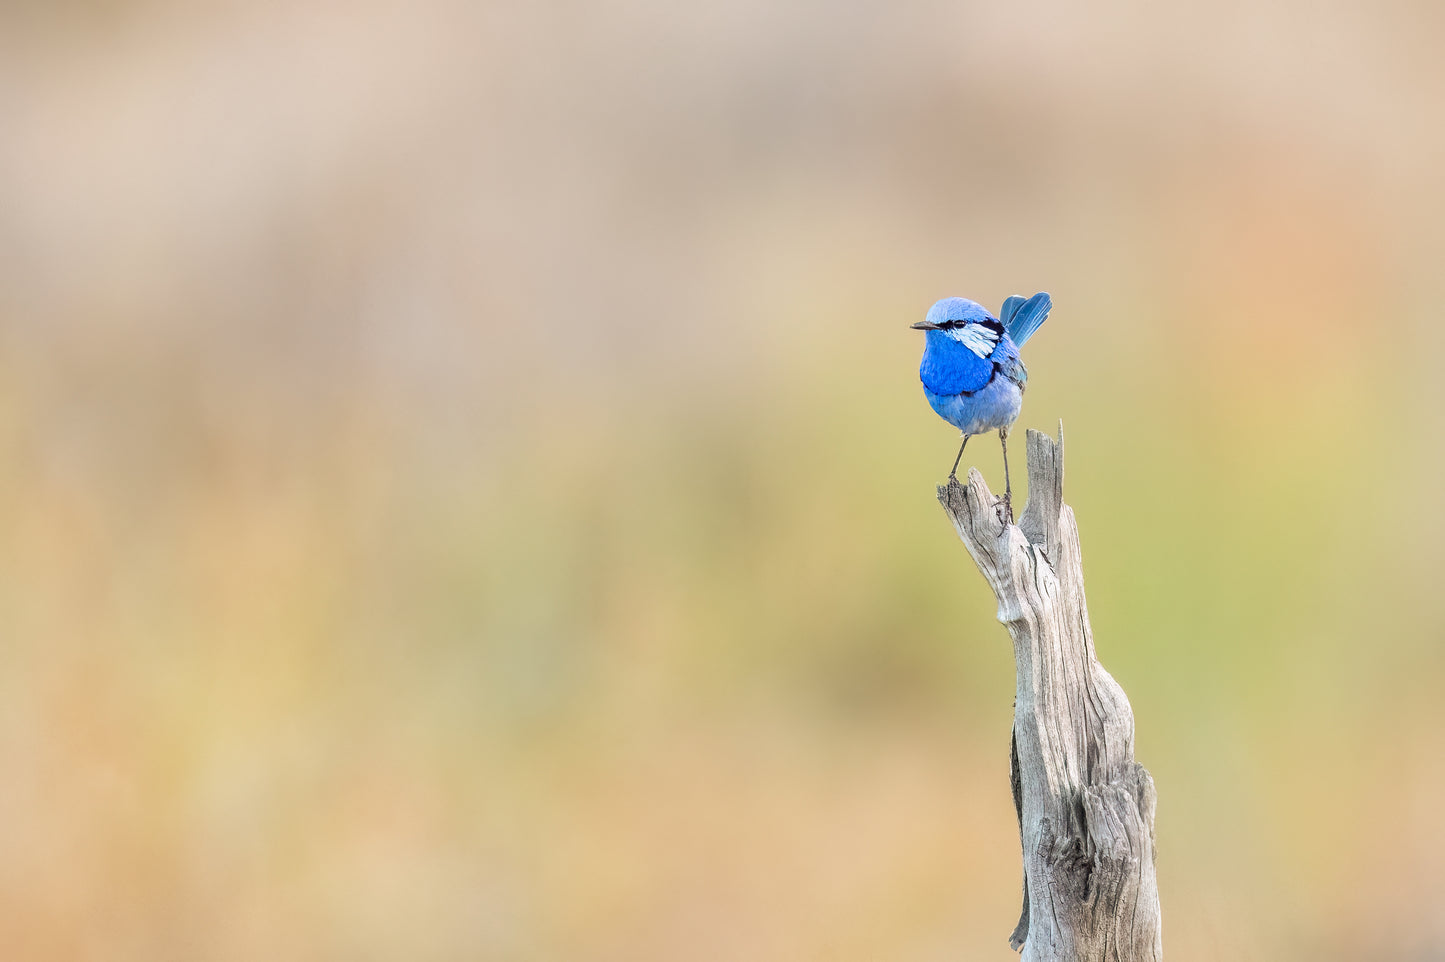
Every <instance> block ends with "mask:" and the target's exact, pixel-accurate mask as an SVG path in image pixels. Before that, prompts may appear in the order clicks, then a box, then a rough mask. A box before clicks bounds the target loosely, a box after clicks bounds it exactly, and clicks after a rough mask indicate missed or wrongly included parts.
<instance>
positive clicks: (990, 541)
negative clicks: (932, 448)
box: [938, 424, 1163, 962]
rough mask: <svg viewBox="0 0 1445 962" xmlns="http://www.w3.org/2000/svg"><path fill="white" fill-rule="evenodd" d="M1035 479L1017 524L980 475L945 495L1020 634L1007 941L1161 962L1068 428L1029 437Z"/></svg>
mask: <svg viewBox="0 0 1445 962" xmlns="http://www.w3.org/2000/svg"><path fill="white" fill-rule="evenodd" d="M1028 472H1029V501H1028V506H1027V507H1026V508H1025V509H1024V512H1023V516H1022V518H1021V519H1020V521H1019V523H1018V524H1016V525H1015V524H1005V523H1004V520H1003V517H1002V514H1003V509H1002V507H1001V505H1000V504H999V499H998V498H995V497H994V495H993V494H992V493H991V492H990V491H989V489H988V486H987V485H985V484H984V482H983V476H982V475H980V474H979V472H978V470H977V469H976V468H975V469H973V470H971V471H969V473H968V484H967V485H962V484H960V483H959V482H958V481H957V480H951V481H950V482H949V483H948V484H947V485H946V486H940V487H939V489H938V500H939V502H940V503H941V504H942V505H943V508H944V510H945V511H947V512H948V516H949V517H950V518H951V519H952V521H953V525H954V527H955V528H957V529H958V536H959V537H960V538H962V539H963V543H964V545H965V546H966V547H967V548H968V553H969V554H970V555H972V556H973V560H974V562H975V563H976V564H977V565H978V569H979V571H981V572H983V576H984V578H985V580H987V581H988V585H989V587H990V588H992V589H993V592H994V594H995V595H996V596H998V620H999V621H1001V622H1003V623H1004V625H1005V626H1006V627H1007V628H1008V631H1009V634H1010V635H1012V636H1013V644H1014V663H1015V665H1016V667H1017V672H1018V674H1017V678H1018V684H1017V692H1016V696H1015V701H1014V726H1013V752H1012V759H1011V767H1012V781H1013V797H1014V806H1015V808H1017V810H1018V816H1019V834H1020V836H1021V838H1022V841H1023V862H1024V907H1023V914H1022V915H1021V916H1020V918H1019V923H1018V927H1017V928H1016V929H1015V930H1014V933H1013V937H1012V938H1011V939H1010V943H1009V944H1010V945H1012V946H1013V948H1015V949H1018V948H1020V947H1022V949H1023V959H1024V962H1146V960H1148V962H1155V960H1159V959H1161V958H1162V957H1163V947H1162V941H1161V937H1160V923H1159V891H1158V886H1157V883H1156V879H1155V874H1154V803H1155V795H1154V780H1153V779H1152V778H1151V777H1150V776H1149V773H1148V772H1147V771H1145V770H1144V767H1143V766H1142V765H1139V764H1138V763H1137V762H1135V761H1134V713H1133V711H1132V710H1131V709H1130V707H1129V699H1128V698H1127V697H1126V696H1125V695H1124V689H1122V688H1120V687H1119V683H1118V682H1116V681H1114V679H1113V678H1112V677H1110V675H1109V673H1108V672H1107V671H1105V670H1104V668H1103V666H1101V665H1100V664H1099V661H1098V658H1097V657H1096V656H1095V654H1094V635H1093V632H1092V631H1091V630H1090V628H1089V612H1088V608H1087V607H1086V605H1085V602H1084V572H1083V566H1082V561H1081V558H1080V549H1079V529H1078V527H1077V525H1076V524H1075V522H1074V512H1073V509H1071V508H1070V507H1069V506H1068V505H1066V504H1064V497H1063V487H1064V433H1063V425H1062V424H1060V426H1059V440H1058V442H1057V443H1056V442H1055V441H1054V440H1053V439H1052V438H1050V437H1049V436H1048V435H1046V434H1041V433H1039V432H1038V431H1029V432H1028Z"/></svg>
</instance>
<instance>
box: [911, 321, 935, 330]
mask: <svg viewBox="0 0 1445 962" xmlns="http://www.w3.org/2000/svg"><path fill="white" fill-rule="evenodd" d="M908 326H909V327H911V328H913V329H914V330H915V331H936V330H938V325H937V324H934V323H933V322H932V321H919V322H918V323H917V324H910V325H908Z"/></svg>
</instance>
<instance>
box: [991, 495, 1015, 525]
mask: <svg viewBox="0 0 1445 962" xmlns="http://www.w3.org/2000/svg"><path fill="white" fill-rule="evenodd" d="M999 505H1003V511H1002V512H1000V516H999V520H1000V521H1002V522H1003V524H1004V527H1008V526H1009V525H1011V524H1013V523H1014V505H1013V496H1012V495H1011V494H1010V493H1009V492H1007V491H1005V492H1004V493H1003V495H1002V496H1001V497H1000V498H999V499H998V500H997V501H995V502H994V503H993V506H994V507H995V508H997V507H998V506H999Z"/></svg>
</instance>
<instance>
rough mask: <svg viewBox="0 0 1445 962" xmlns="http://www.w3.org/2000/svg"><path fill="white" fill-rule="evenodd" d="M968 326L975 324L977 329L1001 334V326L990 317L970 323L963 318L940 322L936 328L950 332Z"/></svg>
mask: <svg viewBox="0 0 1445 962" xmlns="http://www.w3.org/2000/svg"><path fill="white" fill-rule="evenodd" d="M970 324H977V325H978V326H979V327H986V328H988V329H989V330H990V331H993V332H994V334H1002V333H1003V325H1002V324H1000V323H999V322H998V321H996V320H994V319H993V318H991V317H986V318H984V319H983V320H981V321H970V320H967V319H965V318H955V319H953V320H949V321H940V322H939V324H938V327H939V330H944V331H951V330H956V329H957V328H960V327H967V326H968V325H970Z"/></svg>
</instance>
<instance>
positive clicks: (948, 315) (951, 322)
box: [911, 297, 998, 331]
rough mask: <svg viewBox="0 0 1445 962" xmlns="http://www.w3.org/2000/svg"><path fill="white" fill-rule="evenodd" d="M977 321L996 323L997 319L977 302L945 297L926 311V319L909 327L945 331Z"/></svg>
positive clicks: (917, 329) (920, 329) (916, 329)
mask: <svg viewBox="0 0 1445 962" xmlns="http://www.w3.org/2000/svg"><path fill="white" fill-rule="evenodd" d="M979 321H993V322H994V323H995V324H996V323H998V319H997V318H995V317H994V316H993V315H992V314H990V313H989V312H988V311H987V310H986V309H985V308H984V306H983V305H982V304H980V303H978V302H977V301H971V300H969V299H968V298H966V297H945V298H944V299H943V300H941V301H939V302H938V303H937V304H934V305H933V306H932V307H930V308H929V309H928V316H927V317H925V318H924V319H923V320H921V321H919V322H918V323H917V324H913V325H911V326H912V328H913V329H914V330H915V331H947V330H951V329H953V328H959V327H962V326H963V325H965V324H968V323H977V322H979Z"/></svg>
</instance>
